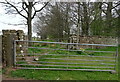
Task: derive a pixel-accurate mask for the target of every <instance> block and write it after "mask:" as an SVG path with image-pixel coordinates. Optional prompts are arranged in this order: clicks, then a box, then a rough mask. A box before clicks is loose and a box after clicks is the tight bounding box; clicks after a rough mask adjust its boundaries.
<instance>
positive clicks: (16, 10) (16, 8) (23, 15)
mask: <svg viewBox="0 0 120 82" xmlns="http://www.w3.org/2000/svg"><path fill="white" fill-rule="evenodd" d="M5 1H6V4H9V5H10V6H12V7H13V8H14V9H15V10H16V11H17V13H18V14H19V15H21V16H22V17H24V18H26V19H27V17H26V16H24V15H23V14H21V12H20V11H19V10H18V9H17V8H16V7H15V6H14V5H12V4H11V3H9V2H8V1H7V0H5Z"/></svg>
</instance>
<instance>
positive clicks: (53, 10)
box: [35, 3, 71, 42]
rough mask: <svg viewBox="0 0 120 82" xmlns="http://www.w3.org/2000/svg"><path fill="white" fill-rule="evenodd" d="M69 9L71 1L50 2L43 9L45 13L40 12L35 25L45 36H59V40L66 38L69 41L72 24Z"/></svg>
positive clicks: (42, 35)
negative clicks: (53, 3)
mask: <svg viewBox="0 0 120 82" xmlns="http://www.w3.org/2000/svg"><path fill="white" fill-rule="evenodd" d="M69 11H70V4H69V3H56V4H55V5H52V4H48V6H47V7H46V8H45V9H44V11H43V13H44V14H43V13H40V14H39V15H38V18H39V19H37V22H36V23H35V27H37V30H38V31H39V32H38V34H40V36H41V37H45V38H46V36H47V37H49V38H51V39H55V38H59V41H61V40H62V38H66V39H68V42H69V36H70V25H71V21H70V13H69ZM45 13H46V14H45ZM43 29H45V30H46V31H45V30H43ZM45 38H44V39H45Z"/></svg>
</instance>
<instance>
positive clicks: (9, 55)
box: [6, 34, 14, 67]
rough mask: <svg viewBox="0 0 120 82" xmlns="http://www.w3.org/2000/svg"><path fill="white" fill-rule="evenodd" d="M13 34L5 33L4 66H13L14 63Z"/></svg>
mask: <svg viewBox="0 0 120 82" xmlns="http://www.w3.org/2000/svg"><path fill="white" fill-rule="evenodd" d="M13 41H14V35H13V34H7V38H6V66H7V67H13V65H14V50H13V49H14V48H13V46H14V45H13Z"/></svg>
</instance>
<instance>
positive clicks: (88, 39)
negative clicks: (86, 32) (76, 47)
mask: <svg viewBox="0 0 120 82" xmlns="http://www.w3.org/2000/svg"><path fill="white" fill-rule="evenodd" d="M70 42H71V43H76V42H77V37H76V36H71V37H70ZM79 43H82V44H84V43H85V44H106V45H117V44H118V38H117V37H111V36H109V37H105V36H80V37H79ZM86 47H90V48H91V47H93V46H86ZM95 48H97V47H95Z"/></svg>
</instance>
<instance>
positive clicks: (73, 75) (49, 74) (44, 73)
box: [11, 70, 118, 80]
mask: <svg viewBox="0 0 120 82" xmlns="http://www.w3.org/2000/svg"><path fill="white" fill-rule="evenodd" d="M11 76H12V77H23V78H25V79H33V80H57V79H59V80H118V74H111V73H109V72H86V71H52V70H16V71H11Z"/></svg>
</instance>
